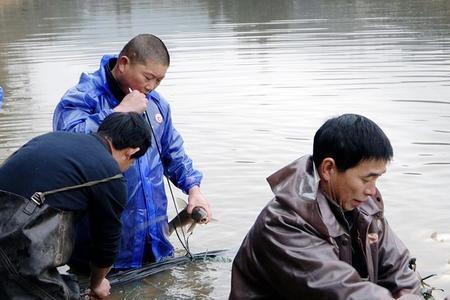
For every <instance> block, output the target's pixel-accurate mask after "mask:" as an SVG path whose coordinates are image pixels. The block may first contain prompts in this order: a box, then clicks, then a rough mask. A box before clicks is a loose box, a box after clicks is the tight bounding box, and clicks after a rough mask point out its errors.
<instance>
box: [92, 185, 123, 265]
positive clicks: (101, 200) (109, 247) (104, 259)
mask: <svg viewBox="0 0 450 300" xmlns="http://www.w3.org/2000/svg"><path fill="white" fill-rule="evenodd" d="M92 190H93V193H94V195H95V198H94V199H92V200H91V203H89V222H90V224H91V226H90V230H91V232H90V234H91V246H90V257H91V263H92V264H94V265H95V266H97V267H100V268H105V267H109V266H111V265H112V264H113V263H114V261H115V259H116V256H117V253H118V251H119V245H120V237H121V232H122V223H121V220H120V217H121V214H122V212H123V210H124V207H125V203H126V197H127V191H126V184H125V179H123V178H121V179H117V180H113V181H111V182H110V183H107V184H103V185H102V184H100V185H98V186H95V187H93V188H92Z"/></svg>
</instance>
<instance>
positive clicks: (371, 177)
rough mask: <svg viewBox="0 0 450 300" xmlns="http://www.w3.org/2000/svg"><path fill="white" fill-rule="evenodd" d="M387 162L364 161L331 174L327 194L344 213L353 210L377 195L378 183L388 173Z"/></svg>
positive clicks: (335, 170)
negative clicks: (379, 178)
mask: <svg viewBox="0 0 450 300" xmlns="http://www.w3.org/2000/svg"><path fill="white" fill-rule="evenodd" d="M386 165H387V162H386V161H383V160H364V161H361V162H360V163H359V164H358V165H356V166H355V167H353V168H350V169H347V170H346V171H344V172H339V171H337V169H336V168H335V169H334V171H333V172H330V180H329V182H328V183H327V185H326V186H327V190H328V191H327V192H328V193H329V195H330V196H331V197H332V198H333V199H334V200H335V201H336V203H338V204H339V205H340V206H341V207H342V209H343V210H344V211H349V210H353V209H354V208H355V207H358V206H359V205H361V204H362V203H364V202H365V201H367V200H368V198H369V196H373V195H375V193H376V185H375V184H376V181H377V179H378V177H380V176H381V175H382V174H383V173H385V172H386Z"/></svg>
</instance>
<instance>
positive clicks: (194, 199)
mask: <svg viewBox="0 0 450 300" xmlns="http://www.w3.org/2000/svg"><path fill="white" fill-rule="evenodd" d="M194 207H202V208H203V209H204V210H205V211H206V213H207V214H208V219H207V220H206V222H204V224H207V223H208V222H209V221H211V218H212V212H211V208H210V206H209V203H208V200H206V198H205V196H203V194H202V193H201V191H200V188H199V187H198V186H194V187H192V188H191V189H190V190H189V198H188V206H187V213H188V214H192V210H193V209H194Z"/></svg>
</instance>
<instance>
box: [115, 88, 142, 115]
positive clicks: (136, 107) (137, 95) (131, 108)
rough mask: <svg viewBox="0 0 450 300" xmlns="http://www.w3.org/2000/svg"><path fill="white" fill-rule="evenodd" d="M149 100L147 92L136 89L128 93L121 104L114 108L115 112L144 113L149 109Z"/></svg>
mask: <svg viewBox="0 0 450 300" xmlns="http://www.w3.org/2000/svg"><path fill="white" fill-rule="evenodd" d="M147 105H148V100H147V98H146V97H145V94H143V93H141V92H139V91H137V90H134V91H131V92H130V93H129V94H127V95H126V96H125V97H124V98H123V99H122V101H121V102H120V104H119V105H117V106H116V108H114V111H115V112H137V113H143V112H144V111H146V110H147Z"/></svg>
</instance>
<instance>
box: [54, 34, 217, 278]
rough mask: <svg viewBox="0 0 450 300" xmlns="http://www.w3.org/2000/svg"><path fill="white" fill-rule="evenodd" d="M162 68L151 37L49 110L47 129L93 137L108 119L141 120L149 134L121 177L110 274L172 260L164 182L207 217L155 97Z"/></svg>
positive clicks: (109, 59)
mask: <svg viewBox="0 0 450 300" xmlns="http://www.w3.org/2000/svg"><path fill="white" fill-rule="evenodd" d="M169 64H170V57H169V53H168V50H167V48H166V46H165V45H164V43H163V42H162V41H161V40H160V39H159V38H158V37H156V36H154V35H151V34H141V35H138V36H136V37H134V38H133V39H132V40H130V41H129V42H128V43H127V44H126V45H125V47H124V48H123V49H122V51H121V52H120V54H119V56H110V55H105V56H104V57H103V58H102V60H101V62H100V68H99V69H98V70H97V71H96V72H94V73H92V74H87V73H83V74H82V75H81V77H80V81H79V83H78V84H77V85H76V86H75V87H73V88H71V89H69V90H68V91H67V92H66V94H65V95H64V96H63V97H62V99H61V101H60V102H59V103H58V105H57V106H56V109H55V112H54V116H53V129H54V130H63V131H74V132H85V133H88V132H94V131H96V130H97V128H98V126H99V124H100V123H101V122H102V121H103V120H104V118H105V117H106V116H108V115H109V114H111V113H113V112H129V111H134V112H138V113H144V112H145V113H146V114H147V117H148V120H149V122H150V124H151V127H152V130H153V131H154V134H153V136H154V138H155V141H153V143H152V145H154V146H153V147H151V148H149V150H148V151H147V152H146V154H145V155H144V156H143V157H141V158H140V159H138V160H137V161H136V162H135V164H134V166H132V167H131V168H130V169H129V170H128V171H127V172H126V173H125V177H126V179H127V185H128V203H127V206H126V207H125V210H124V212H123V214H122V219H121V220H122V223H123V226H122V228H123V229H122V242H121V248H120V252H119V254H118V256H117V259H116V262H115V264H114V268H117V269H124V268H139V267H141V265H142V263H143V262H144V261H151V262H152V261H156V262H158V261H160V260H162V259H163V258H165V257H168V256H171V255H173V247H172V245H171V244H170V242H169V241H168V240H167V237H166V234H165V233H166V231H167V226H168V224H167V197H166V193H165V189H164V180H163V179H164V178H163V176H164V175H165V176H167V177H168V178H169V179H170V180H171V181H172V182H173V183H174V184H175V185H176V186H177V187H178V188H180V189H181V190H182V191H183V192H184V193H186V194H188V195H189V198H188V208H187V210H188V213H191V212H192V209H193V208H194V207H196V206H200V207H203V208H204V209H205V210H206V211H207V213H208V221H209V220H210V219H211V210H210V207H209V204H208V202H207V200H206V199H205V197H204V196H203V195H202V193H201V191H200V182H201V179H202V174H201V173H200V172H199V171H198V170H196V169H194V168H193V164H192V160H191V159H190V158H189V157H188V156H187V154H186V153H185V151H184V148H183V139H182V137H181V136H180V134H179V133H178V132H177V131H176V130H175V128H174V126H173V124H172V118H171V112H170V106H169V104H168V102H167V101H166V100H165V99H164V98H163V97H162V96H161V95H160V94H158V93H157V92H156V91H155V89H156V87H157V86H158V85H159V84H160V83H161V81H162V80H163V78H164V76H165V75H166V72H167V69H168V67H169ZM86 226H88V224H80V225H79V228H78V229H79V230H78V235H77V241H76V246H75V250H74V253H73V255H72V261H73V262H74V263H75V264H79V265H83V264H86V263H88V262H89V258H88V256H87V249H86V247H85V245H86V244H87V243H88V241H89V237H88V236H86V232H87V230H86Z"/></svg>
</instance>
